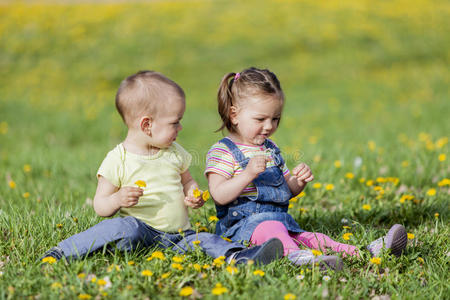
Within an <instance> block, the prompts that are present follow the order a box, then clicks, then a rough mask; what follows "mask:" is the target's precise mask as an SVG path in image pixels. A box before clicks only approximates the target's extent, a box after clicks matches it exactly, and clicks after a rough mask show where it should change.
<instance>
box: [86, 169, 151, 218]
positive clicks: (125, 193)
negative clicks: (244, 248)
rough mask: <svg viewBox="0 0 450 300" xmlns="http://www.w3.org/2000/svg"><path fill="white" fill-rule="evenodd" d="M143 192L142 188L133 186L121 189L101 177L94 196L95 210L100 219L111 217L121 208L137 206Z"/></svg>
mask: <svg viewBox="0 0 450 300" xmlns="http://www.w3.org/2000/svg"><path fill="white" fill-rule="evenodd" d="M143 192H144V191H143V190H142V189H141V188H138V187H132V186H125V187H122V188H120V189H119V188H118V187H116V186H115V185H113V184H112V183H111V182H109V181H108V180H107V179H106V178H105V177H103V176H101V175H100V176H98V183H97V191H96V192H95V196H94V210H95V212H96V213H97V214H98V215H99V216H100V217H111V216H113V215H114V214H116V212H117V211H118V210H119V209H120V208H121V207H131V206H134V205H136V204H137V203H138V201H139V197H140V196H142V194H143Z"/></svg>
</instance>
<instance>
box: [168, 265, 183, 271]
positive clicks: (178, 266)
mask: <svg viewBox="0 0 450 300" xmlns="http://www.w3.org/2000/svg"><path fill="white" fill-rule="evenodd" d="M171 267H172V268H173V269H176V270H179V271H182V270H183V269H184V268H183V266H182V265H181V264H179V263H173V264H172V265H171Z"/></svg>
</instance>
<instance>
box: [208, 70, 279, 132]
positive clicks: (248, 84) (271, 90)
mask: <svg viewBox="0 0 450 300" xmlns="http://www.w3.org/2000/svg"><path fill="white" fill-rule="evenodd" d="M248 96H262V97H267V96H270V97H275V98H276V99H278V100H280V101H281V102H282V103H284V93H283V90H282V89H281V85H280V81H278V78H277V76H275V74H274V73H272V72H271V71H269V70H267V69H257V68H254V67H251V68H248V69H245V70H243V71H242V72H240V73H228V74H226V75H225V76H224V77H223V78H222V81H221V82H220V87H219V91H218V93H217V102H218V111H219V115H220V117H221V119H222V125H221V127H220V128H219V129H217V131H221V130H223V129H225V128H226V129H227V130H228V131H229V132H236V129H235V127H234V125H233V124H232V123H231V119H230V108H231V106H233V105H236V104H239V103H241V101H243V100H244V99H245V98H246V97H248ZM278 122H279V121H278Z"/></svg>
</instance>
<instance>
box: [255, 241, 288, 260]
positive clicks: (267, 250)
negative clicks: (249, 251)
mask: <svg viewBox="0 0 450 300" xmlns="http://www.w3.org/2000/svg"><path fill="white" fill-rule="evenodd" d="M283 251H284V248H283V244H282V243H281V241H280V240H279V239H277V238H273V239H270V240H268V241H267V242H265V243H264V244H263V245H261V249H259V251H258V252H257V253H256V254H255V258H254V259H253V260H254V262H255V263H257V264H263V265H267V264H269V263H271V262H272V261H274V260H277V259H279V258H281V257H283Z"/></svg>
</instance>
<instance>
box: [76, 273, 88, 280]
mask: <svg viewBox="0 0 450 300" xmlns="http://www.w3.org/2000/svg"><path fill="white" fill-rule="evenodd" d="M77 277H78V279H84V278H85V277H86V274H85V273H80V274H78V275H77Z"/></svg>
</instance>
